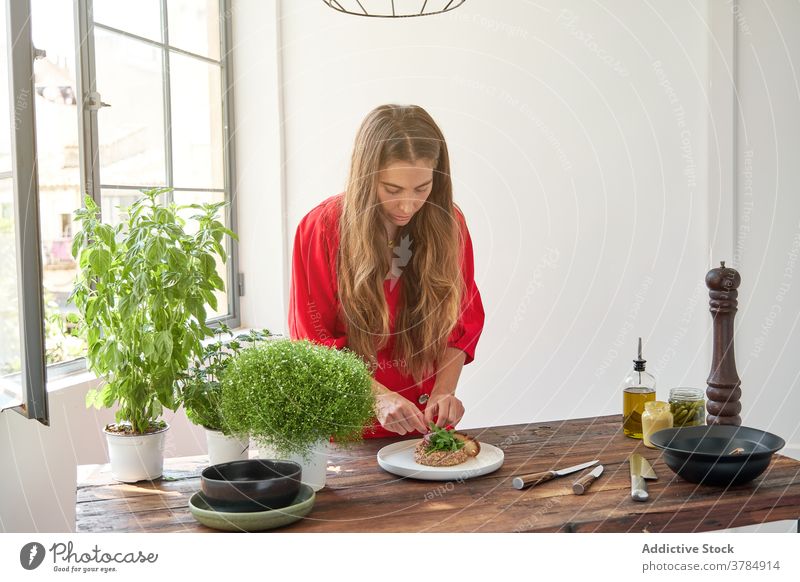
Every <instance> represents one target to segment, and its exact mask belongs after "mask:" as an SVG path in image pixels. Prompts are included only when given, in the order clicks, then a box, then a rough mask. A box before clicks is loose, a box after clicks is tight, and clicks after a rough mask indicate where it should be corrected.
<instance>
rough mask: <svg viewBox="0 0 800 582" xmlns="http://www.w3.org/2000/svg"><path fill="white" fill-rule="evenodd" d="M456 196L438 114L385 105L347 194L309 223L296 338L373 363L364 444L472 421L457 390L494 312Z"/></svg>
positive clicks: (295, 297)
mask: <svg viewBox="0 0 800 582" xmlns="http://www.w3.org/2000/svg"><path fill="white" fill-rule="evenodd" d="M452 191H453V186H452V182H451V180H450V160H449V157H448V153H447V145H446V143H445V141H444V136H443V135H442V132H441V130H440V129H439V127H438V126H437V125H436V123H435V122H434V121H433V119H432V118H431V116H430V115H429V114H428V113H427V112H426V111H425V110H424V109H422V108H421V107H417V106H399V105H382V106H380V107H377V108H375V109H374V110H373V111H371V112H370V113H369V114H368V115H367V117H366V118H365V119H364V121H363V122H362V124H361V127H360V129H359V131H358V134H357V136H356V141H355V147H354V149H353V156H352V161H351V165H350V173H349V176H348V179H347V185H346V189H345V191H344V192H342V193H340V194H337V195H334V196H331V197H329V198H327V199H326V200H324V201H323V202H321V203H320V204H319V205H317V206H316V207H315V208H313V209H312V210H311V211H310V212H309V213H308V214H306V215H305V216H304V217H303V219H302V220H301V221H300V224H299V225H298V227H297V233H296V235H295V241H294V250H293V258H292V282H291V295H290V299H289V333H290V336H291V338H292V339H299V338H308V339H310V340H312V341H315V342H317V343H321V344H323V345H327V346H333V347H336V348H338V349H341V348H343V347H345V346H346V347H347V348H348V349H350V350H352V351H354V352H356V353H357V354H359V355H360V356H361V357H362V358H363V359H364V360H365V361H366V362H367V363H368V364H369V365H370V369H371V371H372V376H373V378H372V383H373V391H374V393H375V396H376V407H375V408H376V410H375V412H376V415H375V419H374V422H373V425H372V426H371V427H369V428H368V429H367V430H365V431H364V435H363V436H364V437H367V438H369V437H386V436H396V435H398V434H400V435H405V434H425V433H426V432H428V430H429V429H428V427H429V425H430V423H431V422H433V423H435V424H436V425H437V426H445V425H447V424H451V425H456V424H457V423H458V421H459V420H461V418H462V416H463V415H464V405H463V404H462V402H461V400H460V399H459V398H458V397H457V396H456V394H455V392H456V384H457V382H458V378H459V375H460V374H461V368H462V366H463V365H464V364H468V363H470V362H471V361H472V360H473V359H474V357H475V347H476V345H477V343H478V338H479V337H480V335H481V331H482V330H483V322H484V311H483V304H482V302H481V296H480V293H479V292H478V288H477V287H476V285H475V281H474V278H473V274H474V268H473V257H472V241H471V239H470V235H469V231H468V230H467V225H466V221H465V220H464V216H463V214H462V213H461V210H460V209H459V208H458V207H457V206H456V205H455V204H454V203H453V194H452Z"/></svg>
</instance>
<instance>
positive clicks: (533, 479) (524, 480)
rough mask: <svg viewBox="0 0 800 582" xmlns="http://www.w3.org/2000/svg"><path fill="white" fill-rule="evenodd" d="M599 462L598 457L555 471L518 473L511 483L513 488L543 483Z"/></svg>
mask: <svg viewBox="0 0 800 582" xmlns="http://www.w3.org/2000/svg"><path fill="white" fill-rule="evenodd" d="M599 462H600V460H599V459H595V460H594V461H588V462H586V463H581V464H580V465H573V466H572V467H567V468H565V469H558V470H557V471H541V472H539V473H527V474H525V475H519V476H517V477H514V479H513V480H512V481H511V485H512V486H513V487H514V489H525V488H526V487H533V486H534V485H539V484H540V483H545V482H546V481H550V480H551V479H555V478H556V477H563V476H564V475H569V474H570V473H574V472H575V471H580V470H581V469H585V468H587V467H591V466H592V465H594V464H596V463H599Z"/></svg>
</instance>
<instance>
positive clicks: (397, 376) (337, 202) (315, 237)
mask: <svg viewBox="0 0 800 582" xmlns="http://www.w3.org/2000/svg"><path fill="white" fill-rule="evenodd" d="M343 198H344V193H340V194H336V195H334V196H331V197H329V198H327V199H326V200H324V201H322V202H321V203H320V204H319V205H317V206H316V207H314V208H313V209H312V210H311V211H310V212H309V213H308V214H306V215H305V216H304V217H303V219H302V220H301V221H300V224H298V226H297V232H296V234H295V239H294V249H293V253H292V282H291V291H290V296H289V335H290V337H291V338H292V339H301V338H307V339H310V340H312V341H314V342H317V343H320V344H322V345H327V346H332V347H335V348H337V349H341V348H343V347H345V346H346V345H347V330H346V328H345V326H344V323H343V322H342V320H341V317H340V315H339V296H338V284H337V278H336V255H337V251H338V249H339V215H340V213H341V208H342V206H341V203H342V200H343ZM456 214H457V216H458V217H459V220H460V223H461V229H462V234H463V240H464V241H465V242H466V244H465V248H464V249H463V251H464V252H463V254H462V260H461V272H462V275H463V277H464V282H465V286H466V293H465V295H464V301H463V302H462V311H461V317H460V319H459V321H458V323H457V324H456V326H455V327H454V328H453V331H452V332H451V334H450V337H449V339H448V343H447V345H448V346H451V347H455V348H458V349H460V350H462V351H464V352H465V353H466V358H465V360H464V363H465V364H469V363H470V362H472V360H474V359H475V347H476V345H477V343H478V338H480V335H481V332H482V331H483V322H484V311H483V303H482V301H481V295H480V292H479V291H478V287H477V286H476V285H475V279H474V263H473V257H472V239H471V238H470V235H469V230H468V229H467V224H466V221H465V220H464V216H463V214H462V213H461V212H460V211H459V210H456ZM401 276H402V275H401ZM398 283H399V282H397V281H396V282H395V284H394V285H392V284H391V280H390V279H386V280H385V281H384V293H385V294H386V302H387V304H388V308H389V326H390V330H389V331H390V333H393V332H394V319H395V313H396V310H397V305H398V301H399V298H400V296H401V293H402V285H400V284H398ZM393 337H394V336H393V335H392V336H390V339H389V341H388V342H387V345H386V347H385V348H384V349H383V350H381V351H379V352H378V353H377V354H376V355H377V369H376V370H375V373H374V377H375V379H376V380H377V381H378V382H380V383H381V384H383V385H384V386H386V387H387V388H388V389H389V390H392V391H394V392H398V393H400V394H402V395H403V396H405V397H406V398H408V399H409V400H410V401H411V402H413V403H414V404H416V405H417V408H419V409H420V410H421V411H424V410H425V406H426V404H425V403H426V402H427V396H428V395H430V393H431V390H432V389H433V387H434V384H435V381H436V377H435V375H434V376H433V377H431V378H428V379H427V380H424V381H423V382H422V383H421V384H416V383H415V382H414V379H413V378H412V377H411V376H406V375H403V374H402V373H401V368H399V367H398V366H397V363H396V361H394V360H393V359H392V348H393V345H394V341H393V339H392V338H393ZM411 434H416V435H418V434H419V432H418V431H414V433H411ZM363 436H364V437H365V438H381V437H391V436H399V435H398V434H397V433H395V432H392V431H389V430H386V429H385V428H383V427H382V426H381V425H380V423H379V422H378V421H377V419H376V418H373V422H372V426H371V427H369V428H367V429H366V430H365V431H364V433H363Z"/></svg>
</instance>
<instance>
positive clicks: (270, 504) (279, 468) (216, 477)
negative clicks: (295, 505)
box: [200, 459, 302, 511]
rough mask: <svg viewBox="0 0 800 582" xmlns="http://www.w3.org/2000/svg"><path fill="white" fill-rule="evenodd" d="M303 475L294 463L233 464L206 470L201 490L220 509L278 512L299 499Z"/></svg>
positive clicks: (275, 461)
mask: <svg viewBox="0 0 800 582" xmlns="http://www.w3.org/2000/svg"><path fill="white" fill-rule="evenodd" d="M301 472H302V468H301V467H300V465H299V464H297V463H295V462H293V461H283V460H274V459H249V460H244V461H231V462H230V463H220V464H218V465H211V466H210V467H206V468H205V469H203V472H202V473H201V474H200V489H201V490H202V491H203V495H204V496H205V497H206V499H207V500H208V501H209V503H212V504H214V505H215V506H217V507H220V508H225V507H229V508H249V507H251V506H252V509H253V510H262V511H263V510H265V509H277V508H280V507H286V506H287V505H288V504H289V503H291V502H292V500H293V499H294V498H295V497H297V493H298V492H299V491H300V476H301Z"/></svg>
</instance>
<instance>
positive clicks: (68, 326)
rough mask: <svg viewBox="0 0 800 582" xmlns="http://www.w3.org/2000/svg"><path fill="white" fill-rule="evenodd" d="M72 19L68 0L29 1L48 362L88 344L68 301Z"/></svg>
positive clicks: (75, 190)
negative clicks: (39, 53) (37, 55)
mask: <svg viewBox="0 0 800 582" xmlns="http://www.w3.org/2000/svg"><path fill="white" fill-rule="evenodd" d="M72 18H73V15H72V5H71V3H69V2H62V1H61V0H32V2H31V19H32V20H31V22H32V27H33V44H34V46H36V48H39V49H44V50H45V52H46V53H47V56H46V57H44V58H41V59H37V60H36V61H34V77H35V79H34V88H35V92H36V96H35V101H34V102H35V107H36V149H37V162H38V170H39V200H40V202H39V216H40V229H41V238H42V284H43V287H44V308H45V347H46V353H47V363H48V364H54V363H59V362H65V361H69V360H74V359H76V358H80V357H83V356H84V355H85V348H86V346H85V344H84V342H83V341H82V340H81V339H80V338H78V337H76V336H75V335H74V331H75V323H74V317H75V315H74V313H75V312H76V309H75V306H74V305H69V306H68V305H67V297H69V294H70V293H71V292H72V288H73V285H74V281H75V275H76V265H75V261H74V260H73V258H72V254H71V251H72V236H73V229H74V226H73V221H72V218H73V213H74V212H75V209H77V208H79V207H80V205H81V197H80V159H79V155H78V123H77V121H78V112H77V98H76V94H77V93H76V83H75V78H76V73H75V71H76V67H75V40H74V31H73V27H71V26H64V25H63V23H64V22H71V21H72ZM71 314H72V315H71Z"/></svg>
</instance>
